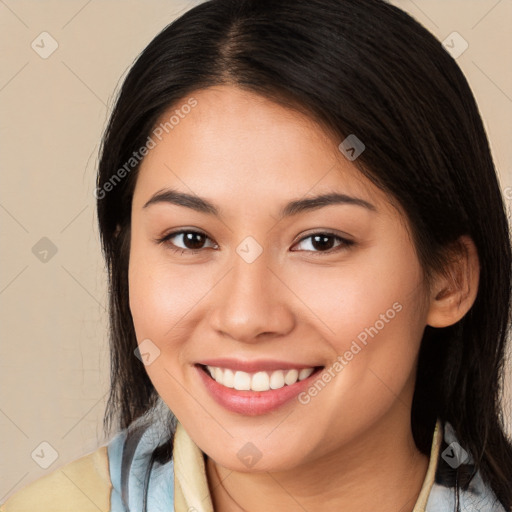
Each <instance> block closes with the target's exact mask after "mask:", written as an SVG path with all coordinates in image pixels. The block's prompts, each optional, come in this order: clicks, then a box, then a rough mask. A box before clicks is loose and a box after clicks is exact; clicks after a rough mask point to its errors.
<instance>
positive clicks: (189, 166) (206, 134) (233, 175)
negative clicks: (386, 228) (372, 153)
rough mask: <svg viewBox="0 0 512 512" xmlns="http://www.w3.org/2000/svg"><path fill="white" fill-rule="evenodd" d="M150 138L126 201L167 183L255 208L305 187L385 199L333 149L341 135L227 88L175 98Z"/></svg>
mask: <svg viewBox="0 0 512 512" xmlns="http://www.w3.org/2000/svg"><path fill="white" fill-rule="evenodd" d="M191 99H192V100H191ZM187 105H194V106H193V107H187ZM155 134H156V135H155ZM151 137H152V139H153V140H154V142H155V146H154V148H153V149H151V150H150V151H149V153H148V154H147V156H146V157H145V158H144V160H143V162H142V164H141V166H140V169H139V175H138V178H137V186H136V190H135V196H136V197H135V198H134V201H139V202H140V201H143V200H144V198H146V199H147V197H148V196H149V195H151V194H153V193H154V192H155V191H156V190H158V189H160V188H164V187H170V186H172V187H174V188H177V189H182V190H184V191H187V192H189V193H190V192H192V193H195V194H198V195H201V196H210V197H214V196H215V197H219V198H220V199H219V200H220V201H222V202H231V203H234V201H233V199H234V197H244V198H245V203H244V204H245V206H246V207H247V206H254V207H255V208H258V206H261V204H262V201H265V202H267V201H271V200H276V201H279V202H282V201H285V200H287V199H289V198H290V197H302V196H304V195H307V194H308V191H312V192H314V193H325V192H329V191H332V190H336V191H338V192H343V193H346V194H352V195H357V196H358V197H361V198H363V199H366V200H368V201H372V202H374V203H375V202H382V201H384V202H386V197H385V195H384V194H383V193H382V192H381V191H380V190H379V189H377V188H376V187H375V186H374V185H373V184H372V183H371V182H370V181H369V180H368V179H367V178H366V177H364V176H363V175H362V174H361V173H360V171H359V170H358V169H357V168H356V166H355V165H354V164H353V163H352V162H350V161H349V160H348V159H347V158H345V156H344V155H343V154H342V153H341V152H340V150H339V149H338V145H339V143H340V142H341V140H339V141H338V140H337V139H336V138H335V137H334V136H333V135H332V134H329V133H328V132H327V131H326V130H324V129H323V128H322V127H321V126H320V125H318V124H317V123H316V122H315V121H314V120H312V119H311V118H310V117H308V116H306V115H305V114H302V113H299V112H297V111H295V110H291V109H288V108H285V107H283V106H281V105H278V104H277V103H275V102H272V101H271V100H269V99H267V98H264V97H262V96H260V95H257V94H255V93H251V92H248V91H243V90H241V89H238V88H235V87H232V86H217V87H212V88H208V89H203V90H199V91H196V92H194V93H192V94H190V95H189V96H188V97H186V98H183V99H182V100H181V101H179V102H177V103H176V104H175V105H173V106H172V107H171V108H169V109H168V110H167V111H166V112H165V113H164V114H163V115H162V116H161V118H160V120H159V122H158V123H157V125H156V127H155V129H154V130H153V133H152V135H151Z"/></svg>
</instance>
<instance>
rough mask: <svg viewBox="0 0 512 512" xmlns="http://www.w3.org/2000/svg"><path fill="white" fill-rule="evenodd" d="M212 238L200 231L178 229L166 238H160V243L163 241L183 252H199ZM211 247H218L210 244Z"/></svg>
mask: <svg viewBox="0 0 512 512" xmlns="http://www.w3.org/2000/svg"><path fill="white" fill-rule="evenodd" d="M208 240H211V239H210V237H208V236H207V235H206V234H205V233H201V232H199V231H185V230H182V231H176V232H174V233H169V234H168V235H166V236H165V237H164V238H162V239H160V240H158V242H159V243H163V244H165V245H168V246H169V247H170V248H171V249H173V250H175V251H180V252H181V253H184V252H187V251H190V252H198V251H200V250H201V249H204V248H205V243H206V242H207V241H208ZM209 247H214V248H215V247H216V245H215V244H212V245H210V246H209Z"/></svg>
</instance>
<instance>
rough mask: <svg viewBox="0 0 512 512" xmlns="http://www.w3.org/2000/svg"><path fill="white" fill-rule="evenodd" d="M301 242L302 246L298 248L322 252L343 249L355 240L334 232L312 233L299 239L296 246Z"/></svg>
mask: <svg viewBox="0 0 512 512" xmlns="http://www.w3.org/2000/svg"><path fill="white" fill-rule="evenodd" d="M306 241H308V242H306ZM301 244H302V248H300V249H298V250H302V251H310V252H318V253H322V252H335V251H337V250H341V249H345V248H348V247H350V246H351V245H354V244H355V242H354V241H352V240H347V239H346V238H342V237H341V236H339V235H335V234H334V233H313V234H312V235H309V236H306V237H304V238H303V239H302V240H300V241H299V242H298V243H297V244H296V246H300V245H301Z"/></svg>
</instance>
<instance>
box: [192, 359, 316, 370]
mask: <svg viewBox="0 0 512 512" xmlns="http://www.w3.org/2000/svg"><path fill="white" fill-rule="evenodd" d="M197 364H200V365H203V366H215V367H218V368H229V369H230V370H234V371H237V370H238V371H242V372H247V373H254V372H258V371H274V370H288V369H296V370H301V369H302V368H316V367H317V366H319V365H313V364H305V363H293V362H289V361H278V360H275V359H272V360H270V359H253V360H250V361H248V360H242V359H232V358H216V359H204V360H202V361H199V362H198V363H197Z"/></svg>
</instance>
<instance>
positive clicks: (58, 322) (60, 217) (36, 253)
mask: <svg viewBox="0 0 512 512" xmlns="http://www.w3.org/2000/svg"><path fill="white" fill-rule="evenodd" d="M196 3H197V2H185V1H182V2H179V1H176V0H173V1H170V0H165V1H164V0H158V1H157V0H150V1H142V0H137V1H124V2H122V1H120V0H115V1H108V0H103V1H99V0H92V1H91V0H89V1H86V0H80V1H70V0H68V1H64V0H60V1H58V0H53V1H40V0H37V1H35V0H34V1H26V0H18V1H14V0H6V1H5V2H0V45H1V47H2V49H3V53H2V56H3V62H2V66H1V67H0V108H1V112H2V115H1V118H0V145H1V151H0V166H1V177H0V222H1V248H2V252H1V266H0V306H1V316H0V322H1V323H0V325H1V334H2V344H1V352H0V364H1V372H0V387H1V390H2V393H1V401H0V437H1V439H2V451H1V457H0V465H1V470H0V502H2V501H4V500H5V499H6V498H7V497H8V496H9V495H10V494H12V493H13V492H15V491H17V490H18V489H20V488H21V487H23V486H25V485H26V484H28V483H30V482H31V481H33V480H35V479H36V478H38V477H40V476H42V475H43V474H45V473H47V472H49V471H52V470H54V469H55V468H57V467H59V466H60V465H63V464H64V463H66V462H69V461H71V460H73V459H75V458H77V457H79V456H81V455H83V454H85V453H87V452H90V451H92V450H94V449H96V447H98V446H99V445H100V444H102V443H103V442H104V440H105V439H104V437H103V432H102V416H103V412H104V406H105V398H106V393H107V389H108V381H109V359H108V357H109V356H108V345H107V342H108V340H107V315H106V309H105V307H106V304H107V296H106V286H105V284H106V275H105V272H104V269H103V261H102V257H101V251H100V246H99V237H98V231H97V228H96V215H95V211H94V207H95V198H94V196H93V191H94V186H95V185H94V182H95V172H96V165H97V152H98V145H99V141H100V138H101V135H102V133H103V130H104V128H105V125H106V120H107V118H108V113H109V111H110V108H111V106H112V99H113V96H114V91H115V90H116V88H117V87H118V83H119V81H120V79H121V77H123V76H125V73H126V71H127V69H128V67H129V66H130V65H131V63H132V62H133V60H134V59H135V57H136V56H137V55H138V53H139V52H140V51H141V50H142V49H143V48H144V47H145V46H146V45H147V44H148V43H149V41H150V40H151V39H152V38H153V37H154V36H155V35H156V34H157V33H158V32H159V31H160V30H161V29H162V28H163V27H164V26H166V25H167V24H168V23H170V22H171V21H172V20H173V19H174V18H176V17H177V16H178V15H179V14H181V13H182V12H183V11H185V10H187V9H188V8H189V7H191V6H192V5H195V4H196ZM393 3H395V4H396V5H398V6H400V7H401V8H403V9H404V10H406V11H407V12H409V13H410V14H412V15H413V16H414V17H415V18H416V19H417V20H418V21H420V22H421V23H422V24H423V25H424V26H425V27H426V28H428V29H429V30H430V31H431V32H433V33H434V34H435V35H436V36H437V37H438V38H439V39H440V40H444V39H445V38H447V36H448V35H450V34H451V33H452V32H454V31H456V32H458V33H459V34H460V35H461V36H462V37H463V38H464V39H465V40H466V41H467V43H468V44H469V46H468V48H467V50H466V51H465V52H464V53H463V54H462V55H460V56H459V57H458V58H457V61H458V63H459V65H460V66H461V68H462V70H463V71H464V73H465V75H466V77H467V78H468V81H469V83H470V85H471V87H472V90H473V92H474V94H475V96H476V99H477V102H478V104H479V107H480V109H481V113H482V116H483V119H484V121H485V126H486V129H487V133H488V136H489V138H490V143H491V148H492V152H493V156H494V158H495V162H496V166H497V168H498V171H499V176H500V180H501V185H502V188H503V190H504V191H505V190H508V192H507V197H508V198H511V199H512V188H510V189H507V187H512V171H511V170H512V165H511V163H512V148H511V144H510V134H511V124H512V121H511V120H512V68H511V65H510V62H511V61H512V59H511V54H512V48H511V47H512V32H511V31H510V26H512V2H510V1H509V0H501V1H497V0H452V1H447V0H435V1H434V0H416V1H414V2H413V1H411V0H396V1H395V2H393ZM42 32H48V33H49V34H50V35H51V37H52V38H53V39H54V40H55V41H56V42H57V44H58V48H57V50H56V51H55V52H54V53H53V54H51V55H50V56H49V57H47V58H46V59H44V58H42V57H41V56H40V53H43V54H44V52H48V51H49V50H50V49H51V44H53V43H52V41H51V39H50V38H49V37H48V36H40V34H41V33H42ZM41 38H43V39H44V42H43V43H41ZM33 41H35V42H34V46H35V48H36V49H37V50H35V49H33V48H32V46H31V45H32V43H33ZM38 52H39V53H38ZM507 203H508V204H507V207H509V206H510V200H508V201H507ZM41 239H43V240H41ZM34 247H35V249H34ZM45 251H46V252H45ZM55 251H56V252H55ZM54 253H55V254H54ZM509 368H510V366H509ZM509 373H510V372H509ZM508 382H509V384H508V391H507V396H506V401H507V409H506V414H507V418H508V421H509V425H510V422H511V417H512V412H511V407H510V404H511V398H512V393H511V389H510V380H509V381H508ZM42 442H46V443H49V444H50V445H51V447H53V450H55V451H56V452H57V454H58V457H57V458H56V459H55V461H54V462H53V463H52V465H51V466H49V467H48V469H43V468H41V467H40V466H39V465H38V464H37V463H36V462H35V461H36V460H38V457H37V454H41V453H45V455H44V457H46V459H45V460H46V461H48V460H50V459H48V457H51V455H52V453H53V452H52V449H50V448H48V446H47V445H42V446H41V443H42ZM34 450H35V452H34ZM31 454H33V455H31ZM44 457H40V458H39V460H42V459H43V458H44ZM43 462H44V461H43Z"/></svg>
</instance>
